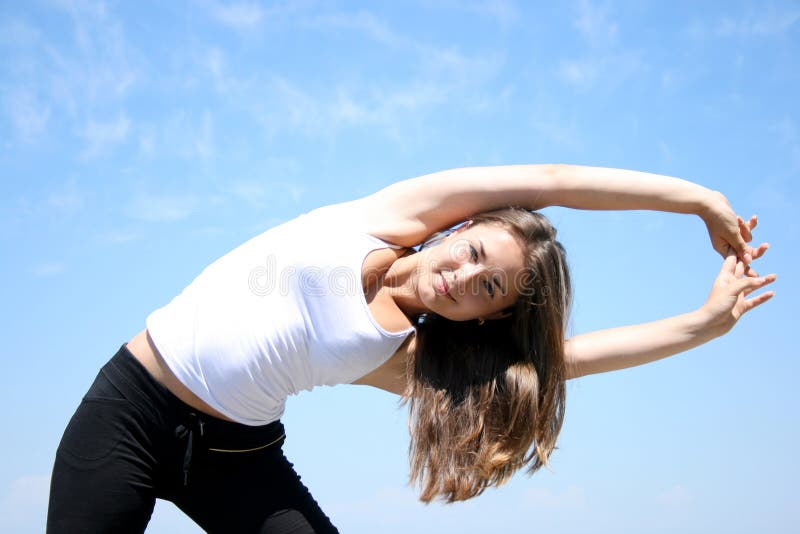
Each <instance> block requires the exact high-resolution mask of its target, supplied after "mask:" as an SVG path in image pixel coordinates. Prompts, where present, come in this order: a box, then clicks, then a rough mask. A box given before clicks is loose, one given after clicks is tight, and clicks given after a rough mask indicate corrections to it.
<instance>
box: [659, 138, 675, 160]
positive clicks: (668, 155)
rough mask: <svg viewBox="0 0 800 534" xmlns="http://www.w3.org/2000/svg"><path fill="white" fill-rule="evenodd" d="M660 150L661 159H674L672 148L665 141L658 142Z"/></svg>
mask: <svg viewBox="0 0 800 534" xmlns="http://www.w3.org/2000/svg"><path fill="white" fill-rule="evenodd" d="M658 151H659V152H660V153H661V159H662V160H664V161H666V162H667V163H669V162H671V161H672V150H670V148H669V145H668V144H667V143H665V142H664V141H659V142H658Z"/></svg>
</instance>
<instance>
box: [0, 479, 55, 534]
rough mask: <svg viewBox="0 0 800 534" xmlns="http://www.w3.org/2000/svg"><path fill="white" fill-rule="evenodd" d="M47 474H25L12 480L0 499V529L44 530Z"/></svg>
mask: <svg viewBox="0 0 800 534" xmlns="http://www.w3.org/2000/svg"><path fill="white" fill-rule="evenodd" d="M49 493H50V476H49V475H27V476H22V477H19V478H17V479H16V480H14V481H12V482H11V484H10V487H9V488H8V489H7V490H6V492H5V494H4V495H3V497H2V501H0V531H2V532H15V533H17V534H26V533H34V532H44V530H45V528H44V527H45V519H46V517H47V499H48V494H49Z"/></svg>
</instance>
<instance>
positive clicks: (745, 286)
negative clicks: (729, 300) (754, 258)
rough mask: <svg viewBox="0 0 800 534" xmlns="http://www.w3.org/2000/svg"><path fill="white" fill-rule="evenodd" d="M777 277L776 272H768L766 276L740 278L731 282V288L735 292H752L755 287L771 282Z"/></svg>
mask: <svg viewBox="0 0 800 534" xmlns="http://www.w3.org/2000/svg"><path fill="white" fill-rule="evenodd" d="M777 278H778V275H777V274H774V273H773V274H768V275H766V276H759V277H758V278H748V277H745V278H740V279H738V280H736V282H734V283H733V284H731V286H732V287H731V289H733V290H734V293H735V294H739V293H743V292H745V291H747V294H749V293H752V292H753V291H755V290H756V289H759V288H762V287H764V286H765V285H767V284H771V283H772V282H774V281H775V280H776V279H777Z"/></svg>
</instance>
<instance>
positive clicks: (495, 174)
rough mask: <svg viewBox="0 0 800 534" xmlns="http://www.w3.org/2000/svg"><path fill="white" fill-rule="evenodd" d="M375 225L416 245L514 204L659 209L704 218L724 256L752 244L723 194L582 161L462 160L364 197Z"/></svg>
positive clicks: (402, 241)
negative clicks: (475, 163)
mask: <svg viewBox="0 0 800 534" xmlns="http://www.w3.org/2000/svg"><path fill="white" fill-rule="evenodd" d="M361 201H362V202H363V205H364V207H365V211H366V213H367V214H368V218H369V220H370V222H371V223H372V226H373V228H380V229H381V230H383V231H382V233H383V234H384V237H386V238H387V239H389V240H390V241H392V242H394V243H397V244H400V245H404V246H413V245H416V244H418V243H420V242H421V241H422V240H423V239H425V238H426V237H428V236H429V235H431V234H433V233H434V232H438V231H440V230H443V229H445V228H448V227H450V226H453V225H454V224H456V223H458V222H460V221H463V220H465V219H467V218H469V217H470V216H471V215H473V214H476V213H480V212H482V211H488V210H492V209H496V208H501V207H505V206H508V205H515V206H520V207H524V208H527V209H540V208H544V207H547V206H564V207H568V208H575V209H587V210H634V209H640V210H658V211H670V212H675V213H691V214H696V215H699V216H701V217H702V218H703V220H704V221H705V222H706V224H707V225H708V227H709V234H710V237H711V239H712V243H713V244H714V248H715V249H717V251H718V252H720V253H721V254H722V255H724V251H725V250H726V248H727V245H730V246H732V247H733V248H734V250H735V251H736V252H737V254H739V255H740V256H741V257H742V258H743V259H745V262H746V263H747V262H749V260H750V258H748V257H746V256H745V254H746V253H751V252H752V251H751V250H750V249H749V247H747V245H746V243H745V241H744V240H743V239H742V236H741V235H740V227H739V224H737V223H738V221H737V217H736V214H735V213H734V212H733V210H731V209H730V206H729V204H728V203H727V200H726V199H725V197H724V196H723V195H722V194H721V193H719V192H716V191H712V190H710V189H708V188H706V187H703V186H700V185H698V184H695V183H692V182H689V181H686V180H682V179H680V178H672V177H669V176H662V175H658V174H649V173H644V172H637V171H629V170H622V169H609V168H603V167H585V166H580V165H565V164H548V165H504V166H495V167H464V168H458V169H450V170H447V171H441V172H436V173H433V174H427V175H424V176H419V177H417V178H411V179H409V180H403V181H401V182H397V183H394V184H392V185H390V186H388V187H385V188H384V189H381V190H380V191H378V192H376V193H374V194H373V195H370V196H368V197H365V198H363V199H361Z"/></svg>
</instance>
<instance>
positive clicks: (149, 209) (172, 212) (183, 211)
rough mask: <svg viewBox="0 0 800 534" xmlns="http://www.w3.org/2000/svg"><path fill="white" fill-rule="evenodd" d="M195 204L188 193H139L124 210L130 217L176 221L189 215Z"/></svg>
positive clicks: (193, 198)
mask: <svg viewBox="0 0 800 534" xmlns="http://www.w3.org/2000/svg"><path fill="white" fill-rule="evenodd" d="M197 204H198V202H197V199H196V198H195V197H193V196H189V195H174V194H173V195H169V194H151V193H139V194H137V195H135V196H134V197H133V198H132V199H131V201H130V204H129V205H128V207H127V209H126V210H125V211H126V213H127V214H128V215H129V216H130V217H131V218H133V219H138V220H142V221H147V222H164V221H178V220H181V219H185V218H186V217H188V216H189V215H191V213H192V212H193V211H194V210H195V208H196V206H197Z"/></svg>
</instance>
